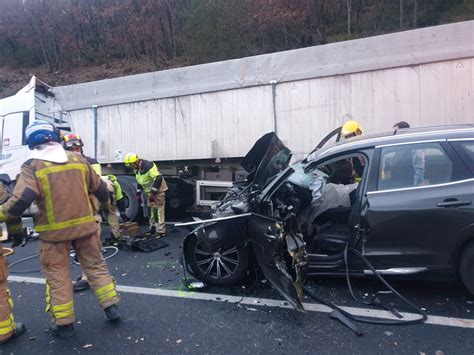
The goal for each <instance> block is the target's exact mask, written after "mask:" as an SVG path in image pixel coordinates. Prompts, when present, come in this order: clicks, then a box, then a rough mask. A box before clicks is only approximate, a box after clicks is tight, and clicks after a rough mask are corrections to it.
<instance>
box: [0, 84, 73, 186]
mask: <svg viewBox="0 0 474 355" xmlns="http://www.w3.org/2000/svg"><path fill="white" fill-rule="evenodd" d="M50 89H51V87H50V86H48V85H47V84H45V83H43V82H42V81H40V80H39V79H38V78H36V77H34V76H33V77H32V78H31V80H30V82H29V83H28V85H27V86H25V87H24V88H22V89H21V90H20V91H18V92H17V93H16V94H15V95H13V96H10V97H7V98H4V99H1V100H0V139H1V145H0V180H2V181H5V182H7V183H10V182H12V181H13V180H15V177H16V176H17V174H18V173H19V172H20V167H21V164H23V162H24V161H25V160H27V159H28V154H29V149H28V146H27V145H26V141H25V128H26V127H27V126H28V125H29V124H30V122H32V121H33V120H35V119H43V120H46V121H49V122H51V123H53V124H54V125H55V126H56V127H57V128H59V129H63V130H70V128H69V123H68V120H67V116H66V115H65V114H64V113H63V112H62V110H61V108H60V106H59V104H58V102H57V100H56V98H55V96H54V94H53V93H52V92H51V91H50Z"/></svg>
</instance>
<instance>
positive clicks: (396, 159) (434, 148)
mask: <svg viewBox="0 0 474 355" xmlns="http://www.w3.org/2000/svg"><path fill="white" fill-rule="evenodd" d="M380 158H381V159H380V170H379V179H378V190H379V191H383V190H390V189H400V188H407V187H416V186H428V185H436V184H442V183H447V182H451V181H452V178H453V163H452V161H451V159H450V158H449V157H448V155H447V154H446V152H445V151H444V149H443V148H442V147H441V145H440V144H439V143H418V144H406V145H399V146H390V147H384V148H382V150H381V156H380Z"/></svg>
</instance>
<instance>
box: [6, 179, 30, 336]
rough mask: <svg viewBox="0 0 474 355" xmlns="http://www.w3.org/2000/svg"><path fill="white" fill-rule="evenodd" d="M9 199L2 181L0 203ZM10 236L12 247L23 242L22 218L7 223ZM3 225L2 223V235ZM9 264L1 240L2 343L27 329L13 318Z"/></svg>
mask: <svg viewBox="0 0 474 355" xmlns="http://www.w3.org/2000/svg"><path fill="white" fill-rule="evenodd" d="M7 199H8V194H7V191H6V189H5V188H4V186H3V184H2V183H0V205H3V204H4V203H5V202H6V201H7ZM7 231H8V238H9V239H11V240H13V243H12V247H17V246H18V245H20V244H22V242H23V230H22V226H21V218H15V219H12V220H11V221H9V222H8V223H7ZM1 236H2V226H1V225H0V237H1ZM7 278H8V266H7V261H6V260H5V256H3V248H2V243H1V242H0V344H5V343H6V342H8V341H9V340H11V339H12V338H14V337H17V336H20V335H21V334H23V333H24V332H25V331H26V328H25V325H24V324H23V323H16V322H15V319H14V318H13V313H12V310H13V299H12V297H11V295H10V290H9V289H8V283H7Z"/></svg>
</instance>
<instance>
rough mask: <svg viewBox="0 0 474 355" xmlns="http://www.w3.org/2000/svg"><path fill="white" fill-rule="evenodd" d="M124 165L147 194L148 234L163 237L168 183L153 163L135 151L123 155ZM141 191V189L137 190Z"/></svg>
mask: <svg viewBox="0 0 474 355" xmlns="http://www.w3.org/2000/svg"><path fill="white" fill-rule="evenodd" d="M125 165H126V166H128V167H131V168H133V170H134V171H135V178H136V179H137V183H138V185H139V188H140V187H141V188H143V190H144V192H145V194H146V195H147V196H148V205H149V206H150V221H149V223H150V229H149V230H148V234H151V235H153V234H155V233H156V234H157V236H158V237H163V236H164V235H165V233H166V227H165V198H166V191H168V185H167V184H166V181H165V179H164V178H163V175H161V174H160V172H159V171H158V167H157V166H156V165H155V163H153V162H151V161H148V160H144V159H141V158H140V157H139V156H138V154H136V153H128V154H127V155H126V156H125ZM138 192H139V193H141V190H139V191H138Z"/></svg>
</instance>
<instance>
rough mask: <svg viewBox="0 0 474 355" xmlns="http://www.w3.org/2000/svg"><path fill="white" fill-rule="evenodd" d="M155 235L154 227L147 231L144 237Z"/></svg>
mask: <svg viewBox="0 0 474 355" xmlns="http://www.w3.org/2000/svg"><path fill="white" fill-rule="evenodd" d="M155 234H156V227H155V226H151V227H150V229H148V231H147V232H146V233H145V235H147V236H151V235H155Z"/></svg>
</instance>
